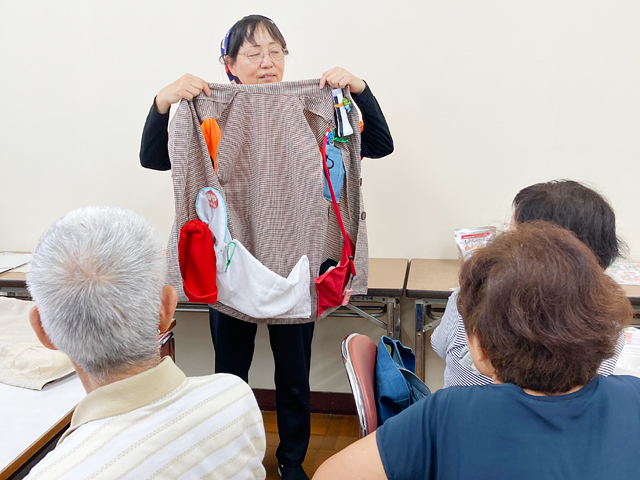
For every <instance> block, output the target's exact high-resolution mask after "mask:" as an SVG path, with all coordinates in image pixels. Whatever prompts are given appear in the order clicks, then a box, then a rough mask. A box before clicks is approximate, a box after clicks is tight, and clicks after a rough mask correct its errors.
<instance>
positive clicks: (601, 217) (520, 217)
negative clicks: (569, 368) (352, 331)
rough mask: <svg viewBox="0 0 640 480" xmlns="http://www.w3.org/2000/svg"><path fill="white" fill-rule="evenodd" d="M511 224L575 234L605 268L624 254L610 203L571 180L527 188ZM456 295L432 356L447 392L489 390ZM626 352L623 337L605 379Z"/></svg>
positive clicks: (436, 336) (604, 370) (604, 367)
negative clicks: (543, 225)
mask: <svg viewBox="0 0 640 480" xmlns="http://www.w3.org/2000/svg"><path fill="white" fill-rule="evenodd" d="M513 208H514V212H513V222H512V225H513V226H514V227H515V228H518V226H519V225H521V224H524V223H527V222H531V221H535V220H545V221H549V222H552V223H555V224H556V225H559V226H561V227H564V228H566V229H568V230H571V231H572V232H574V233H575V234H576V235H577V237H578V238H579V239H580V240H582V241H583V242H584V243H585V245H587V246H588V247H589V248H590V249H591V250H592V251H593V252H594V253H595V255H596V258H597V259H598V263H599V264H600V266H601V267H602V268H607V267H608V266H609V265H611V263H613V261H614V260H615V259H616V258H617V257H618V255H619V254H620V252H621V250H623V249H624V243H623V242H622V241H621V240H620V239H619V238H618V237H617V235H616V217H615V214H614V212H613V209H612V208H611V206H610V205H609V203H608V202H607V200H606V199H605V198H604V197H603V196H602V195H600V194H599V193H598V192H596V191H595V190H593V189H591V188H589V187H587V186H585V185H582V184H581V183H578V182H575V181H573V180H554V181H551V182H544V183H536V184H535V185H530V186H528V187H525V188H523V189H522V190H520V192H518V194H517V195H516V196H515V198H514V199H513ZM457 298H458V291H457V290H456V291H455V292H453V293H452V294H451V296H450V297H449V301H448V302H447V307H446V309H445V312H444V315H443V316H442V320H441V322H440V325H438V327H437V328H436V329H435V330H434V332H433V334H432V335H431V346H432V348H433V350H434V351H435V352H436V353H437V354H438V355H440V357H442V358H443V359H444V360H445V361H446V367H445V371H444V387H445V388H447V387H451V386H463V385H489V384H491V382H492V381H491V378H489V377H487V376H485V375H482V373H480V372H479V371H478V370H477V369H476V368H475V366H474V365H473V362H472V361H471V356H470V353H469V347H468V346H467V341H466V336H465V327H464V323H463V319H462V316H461V314H460V313H459V311H458V307H457ZM623 346H624V336H623V335H621V336H620V338H619V340H618V344H617V345H616V350H615V352H614V353H613V354H612V355H611V357H608V358H606V359H605V360H604V361H603V362H602V364H601V365H600V369H599V373H600V374H601V375H611V374H612V373H613V369H614V368H615V365H616V362H617V361H618V357H619V356H620V353H621V352H622V347H623Z"/></svg>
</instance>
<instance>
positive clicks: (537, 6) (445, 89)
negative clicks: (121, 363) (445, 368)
mask: <svg viewBox="0 0 640 480" xmlns="http://www.w3.org/2000/svg"><path fill="white" fill-rule="evenodd" d="M336 8H339V6H337V5H333V4H326V5H321V6H319V5H318V4H317V3H314V2H300V1H294V0H271V1H269V2H263V1H257V0H244V1H242V2H231V3H230V2H227V3H225V4H224V8H221V7H220V5H219V2H214V1H211V0H206V1H205V0H202V1H194V0H185V1H182V2H174V1H169V0H155V1H150V0H141V1H135V2H131V1H124V0H113V1H110V2H101V1H91V2H86V1H81V0H75V1H72V0H61V1H58V2H47V1H43V0H40V1H34V2H9V1H5V2H1V3H0V18H1V19H2V28H1V29H0V66H1V68H2V75H0V105H1V108H2V114H1V115H0V167H1V169H0V172H1V176H0V179H1V186H0V204H1V205H2V207H3V208H2V209H1V210H0V249H5V250H6V249H13V250H31V249H32V248H33V246H34V245H35V243H36V241H37V239H38V237H39V235H40V234H41V233H42V232H43V230H44V229H45V228H46V227H47V226H48V225H49V224H50V223H51V222H52V221H54V220H55V219H56V218H58V217H60V216H61V215H63V214H64V213H66V212H67V211H69V210H71V209H73V208H76V207H80V206H84V205H88V204H117V205H121V206H125V207H129V208H133V209H135V210H137V211H139V212H141V213H142V214H143V215H145V217H146V218H148V219H149V220H150V221H151V222H152V223H153V224H154V225H155V226H156V227H157V229H158V231H159V232H160V234H161V235H162V236H163V237H165V238H167V237H168V233H169V229H170V226H171V222H172V210H173V199H172V187H171V178H170V174H169V173H168V172H164V173H159V172H152V171H146V170H144V169H142V168H141V167H140V166H139V164H138V158H137V155H138V148H139V144H140V134H141V131H142V125H143V123H144V119H145V117H146V114H147V111H148V109H149V106H150V105H151V101H152V99H153V96H154V95H155V94H156V93H157V91H158V90H159V89H160V88H161V87H163V86H164V85H166V84H167V83H169V82H171V81H173V80H174V79H176V78H177V77H179V76H180V75H182V74H183V73H185V72H190V73H193V74H195V75H198V76H201V77H204V78H205V79H207V80H209V81H214V82H226V78H225V76H224V74H223V70H222V67H221V65H220V64H219V63H218V62H217V57H218V45H219V42H220V39H221V37H222V36H223V34H224V33H225V32H226V31H227V29H228V28H229V26H230V25H231V24H233V22H235V21H236V20H237V19H238V18H240V17H241V16H242V15H245V14H248V13H253V12H260V13H263V14H265V15H268V16H270V17H272V18H274V19H275V20H276V22H277V23H278V25H279V26H280V28H281V30H282V31H283V32H284V35H285V38H286V39H287V42H288V45H289V48H290V51H291V55H290V56H289V57H288V58H287V71H286V75H285V80H297V79H304V78H313V77H318V76H320V74H321V73H322V72H323V71H324V70H326V69H328V68H330V67H333V66H335V65H342V66H344V67H346V68H348V69H349V70H351V71H353V72H354V73H356V74H357V75H360V76H362V77H363V78H365V79H366V80H367V82H368V83H369V84H370V85H371V87H372V89H373V91H374V92H375V94H376V96H377V98H378V100H379V101H380V104H381V105H382V107H383V109H384V111H385V114H386V116H387V119H388V121H389V125H390V127H391V130H392V133H393V136H394V139H395V143H396V151H395V153H394V154H393V155H391V156H390V157H389V158H387V159H385V160H379V161H371V160H365V161H364V162H363V176H364V186H363V188H364V193H365V201H366V205H367V213H368V216H367V220H368V228H369V234H370V252H371V255H372V256H374V257H401V258H402V257H404V258H453V257H455V247H454V244H453V230H454V229H455V228H459V227H465V226H479V225H486V224H496V225H503V224H504V223H505V222H506V221H507V220H508V218H509V215H510V202H511V199H512V198H513V196H514V194H515V193H516V192H517V191H518V190H519V189H520V188H522V187H524V186H526V185H528V184H531V183H534V182H539V181H546V180H550V179H553V178H561V177H568V178H574V179H577V180H581V181H585V182H588V183H590V184H591V185H593V186H594V187H596V188H597V189H599V190H600V191H601V192H603V193H604V194H605V195H606V196H607V197H608V198H609V199H610V201H611V203H612V204H613V206H614V208H615V210H616V212H617V215H618V226H619V233H620V234H621V236H622V237H623V238H625V239H626V241H627V243H628V244H629V247H630V255H629V259H631V260H640V222H637V205H638V202H637V198H638V192H637V178H638V177H639V174H640V162H639V161H638V159H639V157H640V141H639V138H640V89H639V88H638V85H640V62H638V58H640V29H639V28H638V25H640V2H637V1H635V0H620V1H616V2H606V1H602V0H560V1H558V0H540V1H536V2H514V1H513V0H487V1H481V2H479V1H477V0H453V1H446V2H443V1H435V0H420V1H418V0H415V1H400V2H382V1H377V2H376V1H374V2H372V1H370V0H368V1H364V0H353V1H351V2H349V3H348V4H344V6H342V7H340V8H344V10H343V11H340V12H339V13H336V12H335V9H336ZM186 323H187V321H185V324H186ZM326 324H327V325H328V323H326ZM194 325H195V323H194ZM179 328H182V327H181V326H180V327H179ZM325 328H326V329H327V331H326V332H325V331H324V329H325ZM341 328H342V327H341ZM359 328H362V329H365V326H364V325H363V326H361V325H353V326H349V327H348V328H347V327H345V328H344V329H345V331H349V330H355V329H359ZM338 330H339V329H336V330H335V336H334V335H333V333H334V332H333V330H332V329H331V328H328V327H325V326H323V325H321V326H319V328H318V332H317V335H316V344H315V351H314V352H315V353H314V359H315V358H316V357H317V356H320V357H321V358H325V357H329V356H331V355H335V356H338V354H337V353H335V354H334V353H329V352H334V351H336V350H335V349H336V348H337V347H336V346H335V344H336V342H337V340H339V339H341V338H340V336H342V334H343V333H345V332H342V331H340V332H339V334H338ZM374 332H375V329H374ZM261 341H262V343H263V344H264V339H263V340H261ZM265 348H266V347H264V345H263V346H261V347H260V348H259V350H260V351H259V352H258V355H259V356H260V359H261V361H260V362H258V363H260V364H261V365H263V364H264V365H266V364H267V362H268V361H269V360H268V358H269V355H268V354H266V353H265V352H263V350H264V349H265ZM203 358H204V357H203ZM262 359H264V362H262ZM338 359H339V357H338ZM432 364H433V365H436V363H435V362H432ZM327 365H332V364H330V363H327ZM334 374H335V369H334V368H333V366H325V365H324V364H323V363H322V362H315V361H314V386H317V388H318V389H327V388H328V389H332V388H336V389H344V382H343V383H342V384H340V383H339V381H338V380H337V379H336V381H335V383H334V382H333V380H330V379H333V378H334ZM434 375H436V374H434ZM254 376H255V377H256V378H260V379H262V378H266V376H265V375H262V374H257V375H254ZM256 381H258V380H256ZM261 381H262V380H261ZM340 381H342V380H340Z"/></svg>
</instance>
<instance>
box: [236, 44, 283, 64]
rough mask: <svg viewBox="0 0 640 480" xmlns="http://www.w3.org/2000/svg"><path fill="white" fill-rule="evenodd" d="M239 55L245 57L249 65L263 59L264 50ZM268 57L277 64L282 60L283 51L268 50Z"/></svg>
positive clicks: (276, 49)
mask: <svg viewBox="0 0 640 480" xmlns="http://www.w3.org/2000/svg"><path fill="white" fill-rule="evenodd" d="M240 55H244V56H245V57H247V58H248V59H249V61H250V62H251V63H258V62H261V61H262V59H263V58H264V50H250V51H248V52H247V53H241V54H240ZM269 56H270V57H271V60H273V61H274V62H277V61H278V60H282V59H283V58H284V50H282V48H280V47H274V48H270V49H269Z"/></svg>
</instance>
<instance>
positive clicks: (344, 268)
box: [315, 128, 356, 317]
mask: <svg viewBox="0 0 640 480" xmlns="http://www.w3.org/2000/svg"><path fill="white" fill-rule="evenodd" d="M329 132H330V130H329V129H328V128H327V132H326V133H325V135H324V140H323V141H322V148H321V149H320V152H321V153H322V166H323V168H324V175H325V177H326V178H327V182H328V184H329V190H330V191H331V202H332V203H333V210H334V212H335V214H336V217H337V218H338V223H339V224H340V230H341V231H342V237H343V238H344V244H343V245H342V256H341V257H340V263H339V264H338V265H337V266H336V267H334V268H332V269H330V270H328V271H326V272H325V273H323V274H322V275H320V276H319V277H317V278H316V279H315V282H316V291H317V293H318V317H320V315H322V313H324V311H325V310H327V309H328V308H333V307H339V306H340V305H342V304H343V301H344V300H345V289H346V288H347V285H348V284H349V280H351V277H352V276H353V277H355V276H356V266H355V264H354V263H353V256H354V254H355V250H356V248H355V245H354V244H353V242H352V241H351V239H350V238H349V235H348V234H347V231H346V230H345V229H344V224H343V223H342V215H340V209H339V208H338V202H337V201H336V195H335V193H333V186H332V185H331V177H330V176H329V168H328V167H327V154H326V151H325V150H326V147H327V135H328V134H329ZM348 294H349V296H351V292H350V291H349V293H348ZM347 301H348V300H347Z"/></svg>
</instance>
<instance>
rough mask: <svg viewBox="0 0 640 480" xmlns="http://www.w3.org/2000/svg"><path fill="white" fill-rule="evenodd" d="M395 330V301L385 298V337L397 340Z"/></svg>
mask: <svg viewBox="0 0 640 480" xmlns="http://www.w3.org/2000/svg"><path fill="white" fill-rule="evenodd" d="M395 330H396V299H395V298H387V337H390V338H394V339H395V338H397V337H396V336H395Z"/></svg>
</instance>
